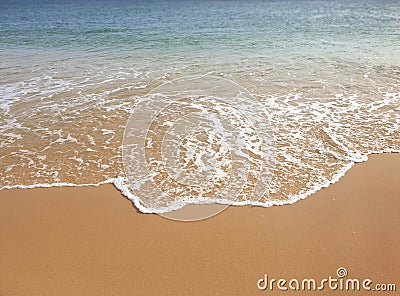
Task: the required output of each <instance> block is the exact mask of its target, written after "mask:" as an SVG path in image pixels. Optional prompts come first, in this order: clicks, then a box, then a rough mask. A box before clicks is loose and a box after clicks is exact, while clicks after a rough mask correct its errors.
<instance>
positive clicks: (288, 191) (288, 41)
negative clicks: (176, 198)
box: [0, 0, 400, 211]
mask: <svg viewBox="0 0 400 296" xmlns="http://www.w3.org/2000/svg"><path fill="white" fill-rule="evenodd" d="M205 74H208V75H211V76H216V77H221V78H226V79H229V80H232V81H234V82H235V83H238V84H239V85H240V86H242V87H243V88H245V89H246V90H247V91H248V92H249V93H251V94H252V95H253V97H254V98H255V99H256V100H257V101H258V102H259V103H260V104H261V105H262V106H263V108H265V110H266V112H267V113H268V118H269V122H270V125H271V129H272V130H273V133H274V141H275V142H274V143H275V148H276V151H275V152H276V155H275V159H276V161H275V167H274V172H273V176H272V177H271V186H270V190H269V192H268V193H267V194H266V195H265V196H264V197H262V198H261V199H260V200H258V201H257V202H254V201H250V199H249V200H247V203H249V204H255V205H260V206H269V205H271V204H282V203H292V202H294V201H296V200H298V199H300V198H304V197H306V196H308V195H310V194H311V193H313V192H315V191H316V190H318V189H320V188H322V187H324V186H328V185H329V184H330V183H332V182H335V181H336V180H337V179H338V178H339V177H340V176H342V175H343V174H344V172H345V171H347V170H348V169H349V168H350V167H351V166H352V165H353V164H354V163H355V162H360V161H365V160H366V159H367V156H368V154H371V153H381V152H390V151H399V150H400V132H399V129H400V2H399V1H394V0H388V1H385V0H384V1H378V0H333V1H328V0H322V1H303V0H288V1H283V0H265V1H261V0H260V1H256V0H248V1H241V0H238V1H227V0H226V1H211V0H210V1H205V0H204V1H203V0H199V1H184V0H182V1H176V0H170V1H94V0H93V1H30V0H27V1H0V131H1V132H0V147H1V152H0V160H1V163H0V172H1V173H0V188H3V189H6V188H12V187H35V186H56V185H57V186H68V185H82V184H99V183H102V182H114V183H115V184H116V185H117V187H118V188H119V189H121V190H122V191H123V192H125V194H126V195H128V197H129V198H131V199H132V200H135V199H136V197H135V195H134V194H132V193H129V185H128V184H127V182H126V180H125V179H124V169H123V165H122V160H121V154H122V149H121V145H122V141H123V133H124V129H125V125H126V122H127V120H128V118H129V115H130V114H131V113H132V111H133V110H134V108H135V106H136V105H137V102H139V101H140V100H141V99H142V98H143V97H145V96H146V94H147V93H148V92H149V91H151V90H152V89H154V88H155V87H157V86H159V85H161V84H162V83H165V82H168V81H172V80H174V79H179V78H182V77H186V76H190V75H205ZM230 182H235V180H234V179H233V180H230ZM195 200H196V197H190V202H193V201H195ZM211 201H212V199H211ZM243 202H244V204H245V203H246V199H245V198H244V200H243ZM242 204H243V203H242ZM141 210H143V211H157V209H156V208H153V209H149V208H146V207H143V208H141Z"/></svg>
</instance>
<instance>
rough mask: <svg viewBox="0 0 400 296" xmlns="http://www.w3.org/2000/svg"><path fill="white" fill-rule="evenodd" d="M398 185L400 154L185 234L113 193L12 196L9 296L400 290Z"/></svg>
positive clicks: (4, 210)
mask: <svg viewBox="0 0 400 296" xmlns="http://www.w3.org/2000/svg"><path fill="white" fill-rule="evenodd" d="M399 176H400V154H398V153H393V154H383V155H373V156H371V157H370V159H369V160H368V161H367V162H365V163H361V164H356V165H355V166H354V167H353V168H352V169H351V170H350V171H349V172H348V173H347V174H346V175H345V176H344V177H343V178H342V179H341V180H340V181H339V182H338V183H336V184H334V185H332V186H330V187H329V188H326V189H323V190H321V191H320V192H318V193H316V194H314V195H313V196H311V197H309V198H307V199H305V200H303V201H299V202H297V203H295V204H293V205H286V206H279V207H278V206H275V207H271V208H257V207H254V208H251V207H229V208H228V209H227V210H225V211H223V212H222V213H221V214H219V215H217V216H215V217H213V218H211V219H207V220H204V221H201V222H186V223H185V222H175V221H171V220H167V219H165V218H162V217H160V216H157V215H148V214H141V213H139V212H138V211H137V210H136V209H135V208H134V207H133V205H132V204H131V202H130V201H129V200H127V199H125V198H124V197H123V196H121V194H120V193H119V192H118V191H117V190H116V189H115V188H114V187H113V186H112V185H103V186H99V187H79V188H78V187H76V188H66V187H64V188H38V189H23V190H20V189H15V190H3V191H0V246H1V247H0V295H2V296H3V295H41V296H43V295H349V292H348V291H339V290H336V291H331V290H329V289H328V288H325V289H324V290H322V291H317V292H314V291H311V292H304V291H279V290H278V289H277V288H276V287H275V288H274V289H273V290H272V291H271V290H266V291H260V290H259V289H258V288H257V281H258V279H259V278H261V277H263V276H264V274H268V276H269V277H270V278H275V279H279V278H284V279H287V280H290V279H292V278H297V279H299V280H301V279H303V278H315V279H316V280H317V281H319V280H320V279H322V278H327V277H329V276H332V277H336V278H337V275H336V270H337V269H338V268H339V267H345V268H346V269H347V271H348V276H347V278H358V279H365V278H369V279H371V280H372V281H373V284H372V285H371V287H373V286H374V284H375V283H395V284H396V285H397V290H399V289H400V278H399V274H400V253H399V250H400V227H399V225H400V214H399V213H400V183H399V182H398V180H399ZM364 293H366V292H362V291H360V292H355V293H354V294H355V295H363V294H364ZM371 293H372V294H373V295H375V294H377V295H395V293H396V292H371ZM397 293H398V292H397Z"/></svg>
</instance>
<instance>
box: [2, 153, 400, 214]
mask: <svg viewBox="0 0 400 296" xmlns="http://www.w3.org/2000/svg"><path fill="white" fill-rule="evenodd" d="M383 153H400V150H396V149H383V150H380V151H372V152H369V153H368V154H367V155H366V158H365V160H364V161H367V160H368V156H369V155H372V154H383ZM364 161H362V162H364ZM355 163H356V162H355V161H349V163H348V164H346V165H345V166H344V167H343V168H342V169H341V170H339V171H338V172H337V173H336V174H335V175H334V176H333V177H332V179H331V180H329V181H327V182H325V183H323V184H316V185H315V186H313V187H312V188H310V189H309V190H307V191H306V192H303V193H300V194H296V195H292V196H290V197H289V199H288V200H269V201H267V202H259V201H241V202H238V201H233V202H232V200H226V199H211V200H209V199H207V200H206V199H201V198H198V199H195V200H187V201H180V202H176V203H173V204H171V205H170V206H168V207H162V208H157V209H155V208H148V207H146V206H144V205H143V204H142V203H141V201H140V199H139V198H138V197H137V196H135V195H134V194H132V193H131V192H130V191H129V185H127V184H126V180H127V179H126V178H125V177H120V176H118V177H116V178H110V179H107V180H105V181H101V182H98V183H87V184H74V183H51V184H45V183H41V184H32V185H12V186H3V187H1V188H0V190H4V189H31V188H49V187H84V186H100V185H104V184H113V185H114V186H115V188H116V189H118V190H119V191H120V192H121V193H122V195H123V196H125V197H126V198H128V199H129V200H130V201H131V202H132V203H133V205H134V206H135V207H136V208H137V209H138V210H139V211H140V212H141V213H144V214H165V213H168V212H172V211H175V210H179V209H181V208H183V207H184V206H186V205H202V204H222V205H231V206H257V207H264V208H268V207H271V206H283V205H288V204H294V203H295V202H297V201H299V200H303V199H305V198H307V197H309V196H310V195H312V194H314V193H316V192H318V191H319V190H321V189H323V188H327V187H329V186H330V185H332V184H334V183H336V182H338V181H339V180H340V179H341V178H342V177H343V176H344V175H345V174H346V172H347V171H348V170H350V168H352V167H353V166H354V164H355Z"/></svg>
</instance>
